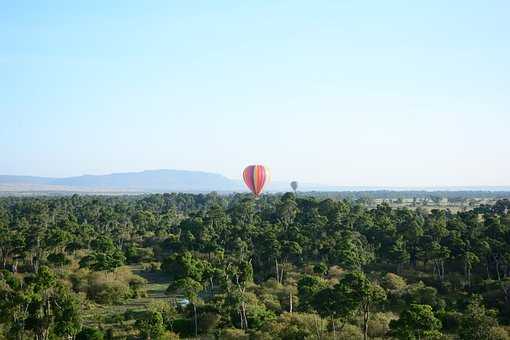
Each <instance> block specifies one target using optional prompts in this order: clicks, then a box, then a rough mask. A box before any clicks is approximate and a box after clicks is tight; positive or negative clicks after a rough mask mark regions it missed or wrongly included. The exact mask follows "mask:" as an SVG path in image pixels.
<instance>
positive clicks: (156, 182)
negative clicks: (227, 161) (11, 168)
mask: <svg viewBox="0 0 510 340" xmlns="http://www.w3.org/2000/svg"><path fill="white" fill-rule="evenodd" d="M289 183H290V181H288V182H287V181H274V182H271V183H269V184H268V185H267V188H266V191H277V192H280V191H289V190H290V187H289ZM299 187H300V188H299V189H300V191H413V190H424V191H452V190H453V191H510V186H492V187H489V186H450V187H439V186H438V187H389V186H381V187H369V186H329V185H320V184H313V183H300V184H299ZM2 191H3V192H16V191H26V192H31V191H55V192H58V191H65V192H69V191H71V192H72V191H77V192H95V191H100V192H105V191H106V192H108V191H112V192H165V191H170V192H171V191H174V192H178V191H181V192H210V191H218V192H238V191H243V192H245V191H247V189H246V188H245V186H244V184H243V183H242V181H241V180H235V179H231V178H228V177H226V176H224V175H222V174H219V173H213V172H206V171H194V170H176V169H155V170H144V171H139V172H134V171H132V172H117V173H111V174H104V175H88V174H86V175H81V176H70V177H62V178H57V177H42V176H18V175H0V192H2Z"/></svg>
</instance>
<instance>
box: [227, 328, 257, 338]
mask: <svg viewBox="0 0 510 340" xmlns="http://www.w3.org/2000/svg"><path fill="white" fill-rule="evenodd" d="M219 338H220V339H223V340H248V339H249V338H250V337H249V336H248V334H246V333H245V332H244V331H243V330H242V329H237V328H225V329H222V330H221V332H220V336H219Z"/></svg>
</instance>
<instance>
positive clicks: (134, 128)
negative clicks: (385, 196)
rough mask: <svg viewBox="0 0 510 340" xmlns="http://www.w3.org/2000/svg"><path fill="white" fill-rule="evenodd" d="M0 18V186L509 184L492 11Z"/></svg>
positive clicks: (137, 11)
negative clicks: (203, 179) (66, 182)
mask: <svg viewBox="0 0 510 340" xmlns="http://www.w3.org/2000/svg"><path fill="white" fill-rule="evenodd" d="M0 7H1V11H0V155H1V157H0V173H2V174H25V175H43V176H70V175H80V174H84V173H87V174H103V173H110V172H123V171H137V170H144V169H159V168H176V169H190V170H204V171H213V172H219V173H223V174H225V175H227V176H229V177H232V178H236V177H239V176H240V172H241V171H242V168H243V167H244V165H246V164H249V163H263V164H266V165H268V166H269V167H270V168H271V170H272V174H273V177H274V178H275V179H280V180H286V179H298V180H301V181H306V182H315V183H323V184H335V185H367V186H445V185H452V186H456V185H461V186H462V185H510V95H509V94H510V41H509V40H510V38H509V37H510V21H509V20H508V13H509V12H510V2H508V1H483V2H482V1H420V2H418V1H413V2H411V1H340V0H337V1H296V0H294V1H290V0H289V1H242V2H241V1H179V2H177V1H81V2H79V1H6V0H0Z"/></svg>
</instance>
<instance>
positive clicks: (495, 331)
mask: <svg viewBox="0 0 510 340" xmlns="http://www.w3.org/2000/svg"><path fill="white" fill-rule="evenodd" d="M490 339H491V340H510V335H509V334H508V332H507V331H506V330H505V329H504V328H503V327H492V328H491V330H490Z"/></svg>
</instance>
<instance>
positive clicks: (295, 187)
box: [290, 181, 298, 193]
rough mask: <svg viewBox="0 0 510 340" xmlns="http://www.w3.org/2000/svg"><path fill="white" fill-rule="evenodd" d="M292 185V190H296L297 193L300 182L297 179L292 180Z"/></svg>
mask: <svg viewBox="0 0 510 340" xmlns="http://www.w3.org/2000/svg"><path fill="white" fill-rule="evenodd" d="M290 187H291V188H292V190H294V193H296V191H297V188H298V182H297V181H292V182H290Z"/></svg>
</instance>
